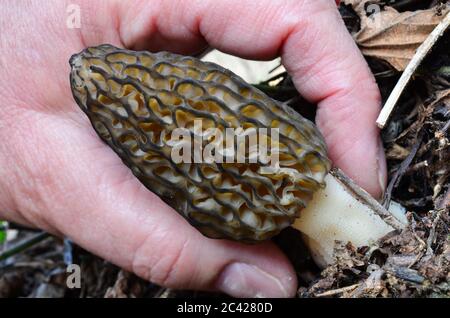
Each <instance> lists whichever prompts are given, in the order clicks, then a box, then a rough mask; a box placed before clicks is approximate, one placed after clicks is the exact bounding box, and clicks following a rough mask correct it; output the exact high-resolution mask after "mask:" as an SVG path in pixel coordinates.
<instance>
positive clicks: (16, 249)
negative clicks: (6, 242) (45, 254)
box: [0, 232, 50, 262]
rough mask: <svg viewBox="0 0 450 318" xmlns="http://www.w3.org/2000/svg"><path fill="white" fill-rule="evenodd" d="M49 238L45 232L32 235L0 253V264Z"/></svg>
mask: <svg viewBox="0 0 450 318" xmlns="http://www.w3.org/2000/svg"><path fill="white" fill-rule="evenodd" d="M49 236H50V234H48V233H47V232H40V233H37V234H34V235H33V236H32V237H30V238H28V239H26V240H24V241H22V242H20V243H18V244H17V245H15V246H13V247H11V248H9V249H7V250H6V251H4V252H1V253H0V262H1V261H4V260H5V259H7V258H9V257H11V256H13V255H16V254H18V253H21V252H23V251H24V250H26V249H28V248H30V247H32V246H34V245H36V244H37V243H39V242H41V241H43V240H45V239H46V238H48V237H49Z"/></svg>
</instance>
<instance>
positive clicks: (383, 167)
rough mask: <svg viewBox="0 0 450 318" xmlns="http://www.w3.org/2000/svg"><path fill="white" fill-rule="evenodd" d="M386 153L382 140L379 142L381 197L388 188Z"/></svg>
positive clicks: (378, 161)
mask: <svg viewBox="0 0 450 318" xmlns="http://www.w3.org/2000/svg"><path fill="white" fill-rule="evenodd" d="M385 158H386V155H385V151H384V146H383V142H382V141H381V140H380V141H379V143H378V158H377V165H378V183H379V185H380V188H381V197H383V195H384V191H385V190H386V180H387V168H386V159H385Z"/></svg>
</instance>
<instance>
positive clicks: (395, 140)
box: [0, 0, 450, 298]
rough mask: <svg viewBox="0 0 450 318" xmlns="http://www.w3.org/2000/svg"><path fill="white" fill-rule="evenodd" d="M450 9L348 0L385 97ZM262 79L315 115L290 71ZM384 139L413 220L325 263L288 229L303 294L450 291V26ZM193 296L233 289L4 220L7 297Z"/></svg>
mask: <svg viewBox="0 0 450 318" xmlns="http://www.w3.org/2000/svg"><path fill="white" fill-rule="evenodd" d="M449 11H450V5H449V4H446V3H445V1H432V0H429V1H415V0H397V1H379V0H375V1H367V0H345V1H342V3H341V5H340V12H341V15H342V17H343V19H344V21H345V23H346V25H347V28H348V30H349V31H350V32H351V34H352V35H353V37H354V39H355V41H356V43H357V44H358V47H359V48H360V50H361V52H362V53H363V54H364V56H365V57H366V59H367V61H368V64H369V66H370V68H371V70H372V72H373V74H374V75H375V78H376V80H377V83H378V85H379V88H380V91H381V93H382V97H383V103H384V102H385V101H386V100H387V99H388V97H389V96H390V95H391V92H392V91H393V89H394V87H395V86H396V84H397V83H398V81H399V79H400V76H401V75H402V72H403V71H404V70H405V69H406V67H407V66H408V64H409V63H410V61H411V59H412V58H413V56H414V54H416V50H417V48H418V47H419V46H420V45H421V44H422V43H423V42H424V41H425V40H426V39H427V37H428V36H429V35H430V33H431V31H432V30H433V29H434V28H435V27H436V26H437V25H438V24H439V23H441V21H442V20H443V19H444V17H445V16H446V14H447V13H448V12H449ZM274 82H276V85H273V83H274ZM257 87H258V88H260V89H262V90H264V91H266V93H268V94H269V95H271V96H272V97H273V98H275V99H278V100H281V101H289V103H290V104H291V106H292V107H294V108H296V109H297V110H298V111H299V112H300V113H302V115H304V116H305V117H307V118H310V119H312V120H313V119H314V115H315V114H314V113H313V112H311V109H314V108H313V107H304V106H305V104H306V102H305V101H304V100H303V99H302V98H301V97H300V96H298V93H297V92H296V90H295V88H294V86H293V84H292V81H291V79H290V77H289V76H288V75H287V74H286V73H284V72H282V73H281V74H278V75H275V76H273V77H272V78H271V79H270V80H267V81H265V82H262V83H260V84H258V85H257ZM305 109H306V110H307V112H305ZM382 139H383V142H384V147H385V150H386V157H387V163H388V171H389V183H388V187H387V191H386V193H385V196H384V198H383V201H382V204H383V205H385V206H389V202H390V201H395V202H397V203H399V204H401V205H402V206H403V207H404V208H405V210H406V216H407V218H408V221H409V224H408V226H407V227H406V228H405V229H404V230H403V231H395V232H392V233H390V234H388V235H387V236H386V237H383V238H382V239H381V240H380V241H378V242H376V243H375V244H373V245H371V246H365V247H360V248H355V247H354V246H353V245H352V244H351V243H349V242H336V249H335V255H336V260H335V263H334V264H332V265H330V266H329V267H327V268H325V269H324V270H320V269H319V268H318V267H317V266H316V265H315V264H314V262H313V260H312V258H311V256H310V255H309V252H308V251H307V249H306V247H305V246H304V244H303V242H302V239H301V236H300V235H299V233H298V232H297V231H295V230H293V229H291V228H289V229H286V230H284V231H283V232H282V233H281V234H280V235H278V236H277V237H276V238H275V239H274V241H275V242H276V243H277V244H278V245H279V246H280V248H281V249H282V250H283V251H284V252H285V253H286V254H287V255H288V257H289V258H290V260H291V261H292V263H293V264H294V268H295V269H296V271H297V274H298V279H299V290H298V293H297V295H298V297H450V232H449V225H450V215H449V211H450V164H449V163H450V29H449V28H448V29H447V31H446V32H445V33H444V34H443V35H442V37H440V38H439V39H438V40H437V41H436V42H435V43H434V44H433V46H432V49H431V50H430V52H428V53H427V54H425V58H424V60H423V61H421V62H420V64H418V67H417V69H416V70H415V72H414V75H413V77H412V79H411V81H410V82H409V84H408V85H406V86H405V88H404V89H403V90H402V93H401V96H400V99H399V100H398V102H397V103H396V105H395V107H394V109H393V112H392V114H391V117H390V119H389V121H388V122H387V125H386V126H385V128H384V129H383V130H382ZM2 227H3V229H2ZM7 234H8V235H7ZM7 236H8V238H7ZM72 263H73V264H79V265H80V266H81V271H82V272H83V275H82V284H81V288H75V289H70V288H68V286H67V275H68V274H67V264H72ZM187 296H189V297H200V296H201V297H218V296H225V295H221V294H217V293H204V292H194V291H177V290H171V289H167V288H163V287H160V286H157V285H154V284H152V283H149V282H147V281H144V280H142V279H140V278H138V277H136V276H135V275H133V274H131V273H128V272H125V271H123V270H121V269H120V268H118V267H116V266H114V265H113V264H110V263H108V262H107V261H105V260H103V259H100V258H98V257H97V256H95V255H92V254H90V253H88V252H86V251H84V250H83V249H81V248H79V247H78V246H76V245H75V244H73V243H72V242H70V241H67V240H62V239H60V238H55V237H52V236H49V235H47V234H45V233H40V232H36V231H31V230H28V229H24V228H21V227H20V226H17V225H14V224H9V225H8V226H6V223H2V222H1V221H0V297H164V298H170V297H187Z"/></svg>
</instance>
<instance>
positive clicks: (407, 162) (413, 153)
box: [383, 132, 423, 208]
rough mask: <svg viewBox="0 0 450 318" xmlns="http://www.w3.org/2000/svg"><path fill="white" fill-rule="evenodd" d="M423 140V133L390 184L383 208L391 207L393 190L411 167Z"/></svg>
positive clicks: (385, 194)
mask: <svg viewBox="0 0 450 318" xmlns="http://www.w3.org/2000/svg"><path fill="white" fill-rule="evenodd" d="M422 139H423V133H422V132H421V133H420V134H419V136H418V137H417V142H416V143H415V144H414V146H413V147H412V149H411V152H410V153H409V155H408V156H407V157H406V158H405V160H403V161H402V163H401V164H400V167H399V168H398V169H397V171H396V172H395V174H394V176H393V177H392V179H391V181H390V182H389V185H388V187H387V189H386V192H385V193H384V198H383V206H384V207H385V208H387V207H389V203H390V202H391V195H392V190H393V189H394V187H395V186H397V184H398V183H399V182H400V179H401V177H402V176H403V175H404V174H405V172H406V171H407V170H408V167H409V166H410V165H411V162H412V161H413V159H414V157H415V156H416V154H417V151H418V150H419V147H420V145H421V144H422Z"/></svg>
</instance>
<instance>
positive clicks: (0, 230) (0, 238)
mask: <svg viewBox="0 0 450 318" xmlns="http://www.w3.org/2000/svg"><path fill="white" fill-rule="evenodd" d="M5 241H6V222H5V221H0V244H3V243H4V242H5Z"/></svg>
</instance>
